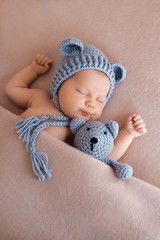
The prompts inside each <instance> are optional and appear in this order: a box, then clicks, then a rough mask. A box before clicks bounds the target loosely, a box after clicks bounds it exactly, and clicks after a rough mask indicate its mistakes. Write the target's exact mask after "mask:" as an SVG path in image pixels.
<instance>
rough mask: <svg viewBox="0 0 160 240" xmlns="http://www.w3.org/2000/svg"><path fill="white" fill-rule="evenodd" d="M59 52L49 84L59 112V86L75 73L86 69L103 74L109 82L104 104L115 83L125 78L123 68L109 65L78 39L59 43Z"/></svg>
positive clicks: (99, 54)
mask: <svg viewBox="0 0 160 240" xmlns="http://www.w3.org/2000/svg"><path fill="white" fill-rule="evenodd" d="M59 49H60V52H61V54H62V56H61V58H60V60H59V62H58V64H57V66H56V69H55V72H54V75H53V79H52V82H51V92H52V94H53V97H54V100H55V104H56V107H57V108H58V109H59V110H60V111H62V110H61V108H60V105H59V101H58V95H57V93H58V89H59V88H60V86H61V84H62V83H63V82H64V81H65V80H67V79H68V78H69V77H71V76H72V75H74V74H75V73H77V72H80V71H82V70H86V69H96V70H99V71H101V72H104V73H105V74H106V75H107V76H108V78H109V80H110V90H109V92H108V95H107V98H106V102H107V101H108V99H109V98H110V96H111V93H112V92H113V89H114V86H115V83H118V82H120V81H122V80H124V78H125V77H126V71H125V68H124V67H123V66H122V65H120V64H118V63H114V64H112V65H111V64H110V62H109V61H108V59H107V57H106V56H105V54H104V53H103V52H102V51H100V50H99V49H97V48H96V47H94V46H92V45H90V44H84V43H82V42H81V41H80V40H79V39H75V38H69V39H66V40H64V41H63V42H61V44H60V47H59Z"/></svg>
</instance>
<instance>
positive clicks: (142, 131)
mask: <svg viewBox="0 0 160 240" xmlns="http://www.w3.org/2000/svg"><path fill="white" fill-rule="evenodd" d="M138 132H139V133H141V134H145V133H146V132H147V128H145V127H142V128H139V129H138Z"/></svg>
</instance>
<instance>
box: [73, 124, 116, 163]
mask: <svg viewBox="0 0 160 240" xmlns="http://www.w3.org/2000/svg"><path fill="white" fill-rule="evenodd" d="M75 123H76V124H75ZM70 129H71V131H72V132H73V133H74V134H75V138H74V146H75V147H76V148H77V149H79V150H81V151H83V152H85V153H87V154H89V155H91V156H93V157H95V158H97V159H99V160H103V159H104V158H106V157H107V156H108V155H109V154H110V153H111V152H112V149H113V145H114V139H115V138H116V137H117V135H118V130H119V126H118V124H117V123H116V122H114V121H110V122H108V123H106V124H104V123H102V122H99V121H90V122H85V121H84V120H82V119H74V120H72V122H71V124H70Z"/></svg>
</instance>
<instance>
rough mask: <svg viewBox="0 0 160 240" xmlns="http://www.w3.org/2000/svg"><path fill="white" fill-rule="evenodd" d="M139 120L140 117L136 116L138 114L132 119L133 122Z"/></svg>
mask: <svg viewBox="0 0 160 240" xmlns="http://www.w3.org/2000/svg"><path fill="white" fill-rule="evenodd" d="M140 118H141V116H140V115H138V114H136V115H135V116H134V117H133V121H134V122H135V121H136V120H138V119H140Z"/></svg>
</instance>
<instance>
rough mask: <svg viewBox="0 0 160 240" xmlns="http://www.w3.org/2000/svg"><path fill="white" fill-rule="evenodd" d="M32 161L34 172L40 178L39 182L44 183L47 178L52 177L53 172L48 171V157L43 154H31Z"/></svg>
mask: <svg viewBox="0 0 160 240" xmlns="http://www.w3.org/2000/svg"><path fill="white" fill-rule="evenodd" d="M31 160H32V167H33V171H34V173H35V174H36V176H37V177H38V180H39V181H44V180H45V178H46V177H47V178H48V179H50V178H51V177H52V170H51V169H48V157H47V154H45V153H43V152H31Z"/></svg>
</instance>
